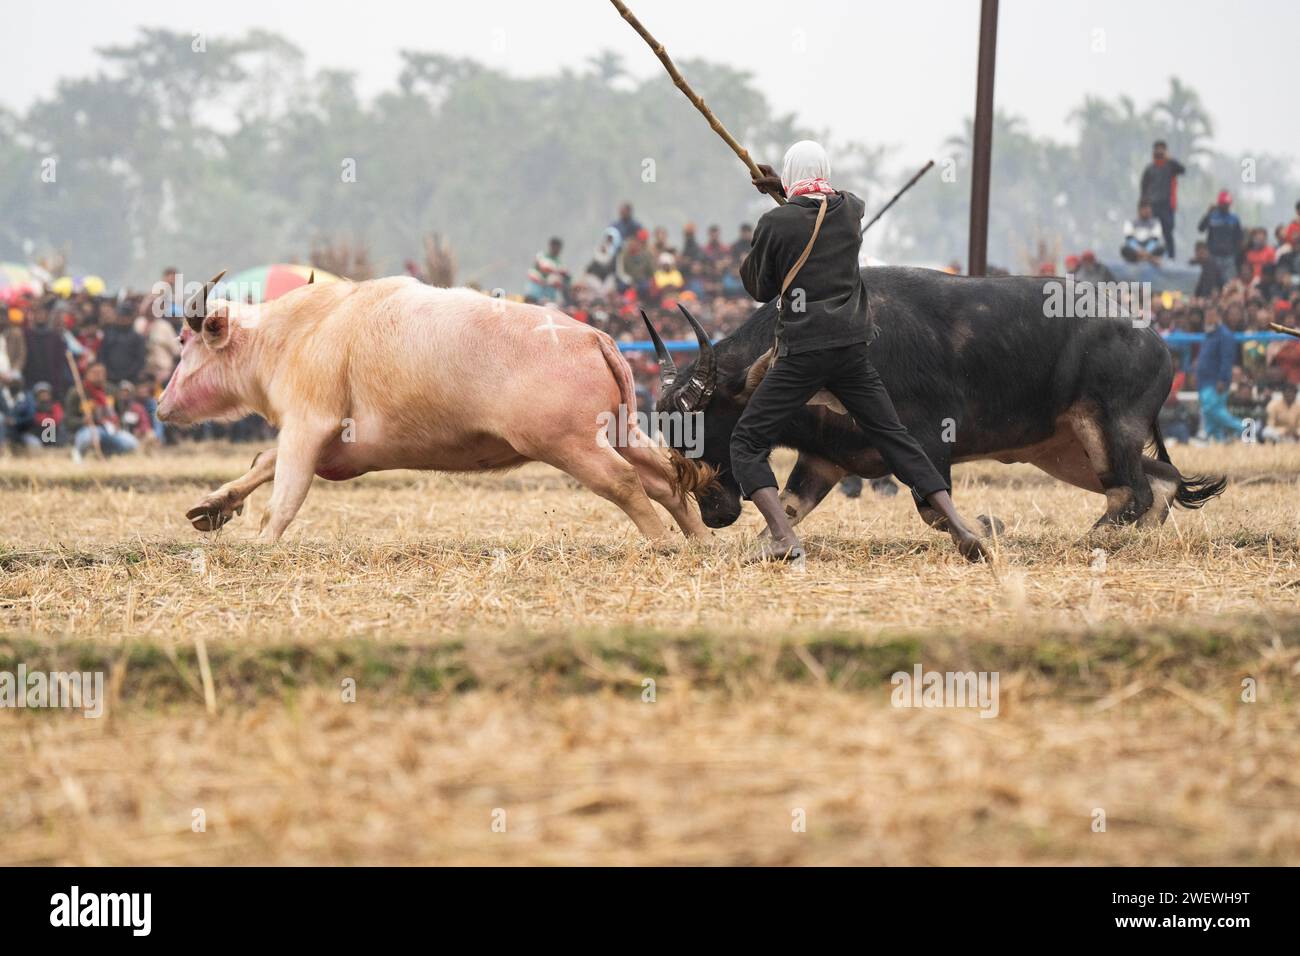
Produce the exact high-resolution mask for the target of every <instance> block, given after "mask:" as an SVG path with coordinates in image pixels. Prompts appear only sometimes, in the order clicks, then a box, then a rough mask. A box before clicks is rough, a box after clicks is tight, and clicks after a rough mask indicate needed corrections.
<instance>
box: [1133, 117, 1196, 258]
mask: <svg viewBox="0 0 1300 956" xmlns="http://www.w3.org/2000/svg"><path fill="white" fill-rule="evenodd" d="M1185 172H1187V167H1185V166H1184V165H1183V164H1182V163H1180V162H1179V161H1178V160H1176V159H1174V158H1173V157H1171V156H1170V155H1169V150H1168V147H1167V146H1166V145H1165V141H1164V140H1163V139H1158V140H1156V142H1155V145H1154V146H1152V148H1151V162H1150V164H1148V166H1147V168H1146V169H1144V170H1142V192H1141V195H1140V196H1138V202H1148V203H1150V204H1151V213H1152V215H1154V216H1155V217H1156V218H1157V219H1158V220H1160V229H1161V231H1162V232H1163V233H1164V234H1165V251H1166V252H1168V253H1169V258H1170V259H1173V257H1174V210H1176V209H1177V208H1178V177H1179V176H1181V175H1182V174H1183V173H1185Z"/></svg>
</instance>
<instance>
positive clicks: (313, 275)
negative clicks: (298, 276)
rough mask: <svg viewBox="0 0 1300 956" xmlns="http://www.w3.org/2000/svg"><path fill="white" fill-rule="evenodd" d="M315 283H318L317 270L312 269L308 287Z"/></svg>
mask: <svg viewBox="0 0 1300 956" xmlns="http://www.w3.org/2000/svg"><path fill="white" fill-rule="evenodd" d="M315 281H316V270H315V269H312V270H311V275H309V276H308V277H307V284H308V285H311V284H312V283H313V282H315Z"/></svg>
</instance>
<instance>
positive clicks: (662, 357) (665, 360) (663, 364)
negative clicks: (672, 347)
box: [641, 309, 677, 388]
mask: <svg viewBox="0 0 1300 956" xmlns="http://www.w3.org/2000/svg"><path fill="white" fill-rule="evenodd" d="M641 321H642V322H644V323H645V328H646V331H647V332H649V333H650V341H651V342H653V343H654V344H655V355H657V356H659V384H660V386H662V387H663V388H667V387H668V386H670V385H672V384H673V382H675V381H677V363H676V362H674V361H673V357H672V354H671V353H670V352H669V351H668V346H666V345H664V340H663V339H661V338H660V337H659V331H658V330H657V329H656V328H655V327H654V325H653V323H651V321H650V316H648V315H646V314H645V309H642V310H641Z"/></svg>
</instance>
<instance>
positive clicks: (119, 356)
mask: <svg viewBox="0 0 1300 956" xmlns="http://www.w3.org/2000/svg"><path fill="white" fill-rule="evenodd" d="M105 304H106V305H109V307H110V310H111V314H110V316H109V317H108V323H107V324H106V325H105V326H104V332H103V338H102V339H101V340H100V343H99V360H100V361H101V362H103V363H104V368H105V369H106V370H107V373H108V378H109V380H110V381H115V382H121V381H126V380H130V381H134V380H135V379H137V378H138V377H139V376H140V373H141V372H143V371H144V363H145V351H146V343H145V338H144V336H143V335H141V334H140V333H139V332H137V331H136V330H135V324H134V319H133V317H132V315H131V312H130V310H129V309H117V310H112V306H111V304H110V303H105Z"/></svg>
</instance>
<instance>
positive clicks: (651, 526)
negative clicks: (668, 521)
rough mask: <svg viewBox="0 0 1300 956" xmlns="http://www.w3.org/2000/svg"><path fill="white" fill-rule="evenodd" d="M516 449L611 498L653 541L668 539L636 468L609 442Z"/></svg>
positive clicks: (666, 530)
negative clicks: (541, 449) (602, 444)
mask: <svg viewBox="0 0 1300 956" xmlns="http://www.w3.org/2000/svg"><path fill="white" fill-rule="evenodd" d="M519 450H520V452H521V454H527V455H528V457H530V458H536V459H537V460H538V461H544V462H546V463H547V464H548V465H552V466H554V467H556V468H558V469H560V470H561V471H563V472H565V473H566V474H569V475H572V476H573V477H574V478H576V479H578V481H580V482H582V483H583V484H584V485H585V486H586V487H587V488H589V489H591V490H592V491H594V492H595V493H596V494H598V495H600V496H601V497H602V498H604V499H605V500H607V501H612V502H614V504H616V505H618V506H619V507H620V508H622V509H623V511H624V513H625V514H627V516H628V517H629V518H631V519H632V523H633V524H635V525H636V527H637V530H638V531H640V532H641V533H642V534H643V535H645V536H646V537H647V538H649V539H650V540H651V541H653V542H655V543H656V544H664V543H667V542H668V541H670V540H671V539H670V538H669V535H668V529H667V528H665V527H664V523H663V521H661V520H660V518H659V515H657V514H656V513H655V509H654V505H652V504H651V503H650V499H649V498H647V497H646V491H645V488H644V486H643V485H642V484H641V477H640V475H638V474H637V469H636V468H635V467H633V465H632V464H631V462H629V461H627V460H626V459H624V458H623V456H622V455H620V454H619V453H618V452H617V451H616V450H615V449H614V448H612V447H610V446H608V445H606V446H604V447H601V446H600V445H596V444H571V445H568V446H564V447H560V448H555V449H547V450H545V451H541V452H537V453H529V452H527V451H524V450H523V449H519ZM702 524H703V523H701V526H702Z"/></svg>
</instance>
